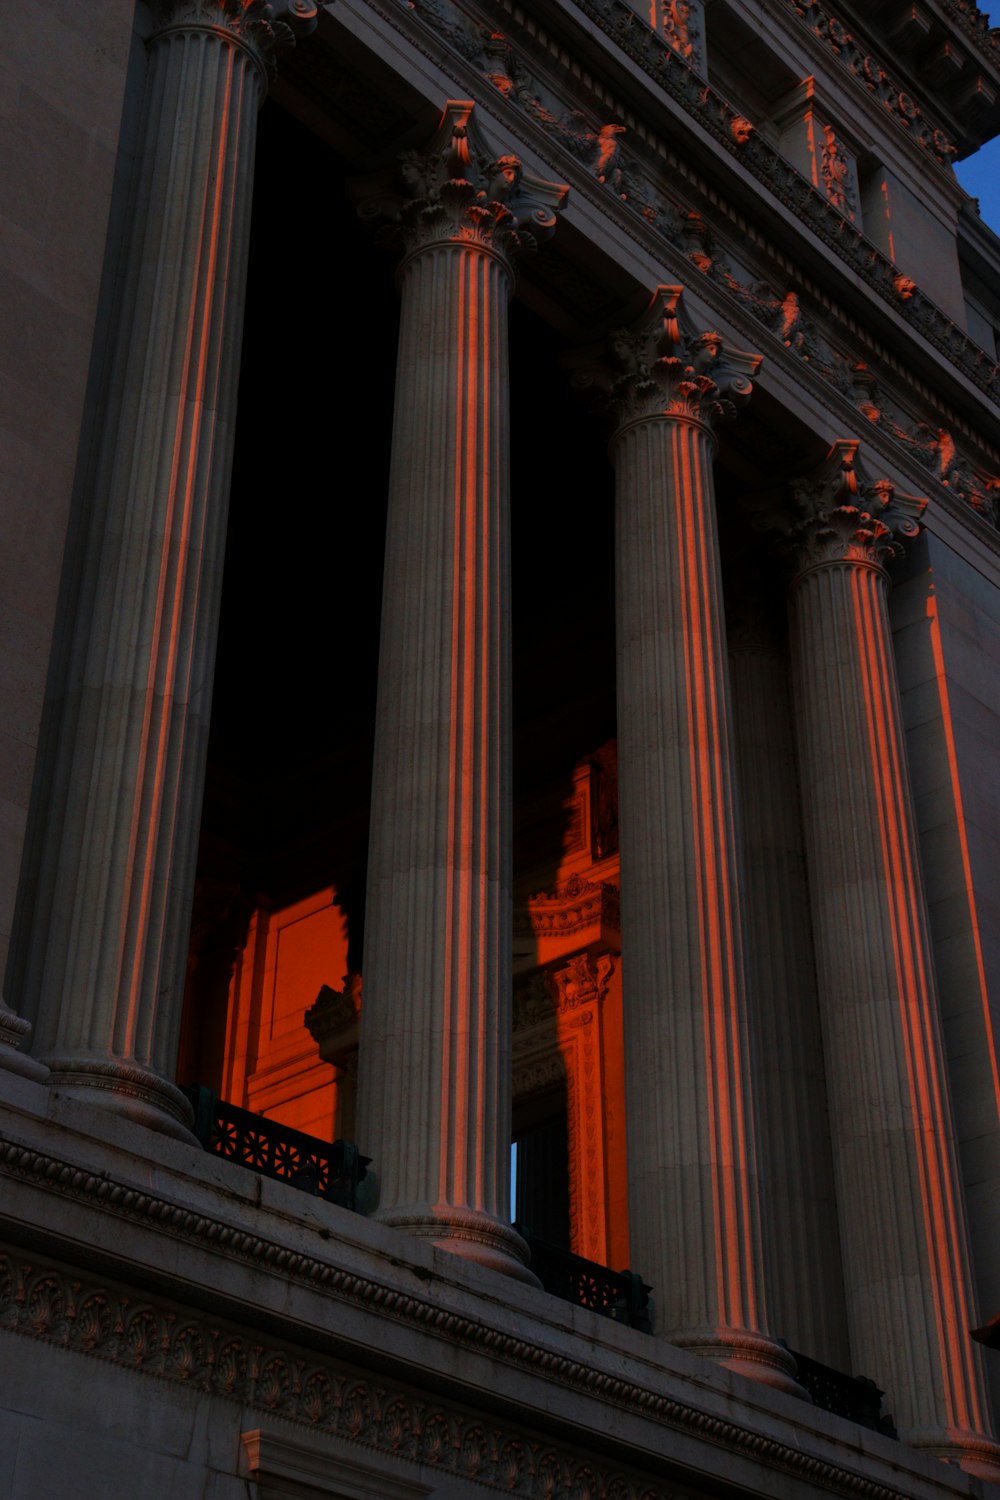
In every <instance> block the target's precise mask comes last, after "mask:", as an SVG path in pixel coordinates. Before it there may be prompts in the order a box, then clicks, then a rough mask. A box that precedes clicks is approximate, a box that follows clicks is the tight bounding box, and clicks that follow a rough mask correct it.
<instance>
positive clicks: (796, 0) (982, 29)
mask: <svg viewBox="0 0 1000 1500" xmlns="http://www.w3.org/2000/svg"><path fill="white" fill-rule="evenodd" d="M788 3H790V4H792V5H794V6H795V7H796V9H797V10H799V11H800V12H801V13H803V15H804V18H805V17H806V16H807V15H808V14H809V13H812V12H814V11H816V10H817V9H818V8H819V4H820V0H788ZM838 9H839V10H840V11H842V13H843V15H844V17H845V19H846V20H847V22H848V24H849V25H850V26H853V27H854V28H855V29H856V30H857V32H858V33H859V35H860V36H862V37H870V38H871V39H872V43H873V45H874V46H875V47H876V48H881V49H882V50H883V51H884V52H885V53H886V54H887V55H888V56H891V57H892V58H893V61H894V66H895V67H897V68H898V69H899V70H900V72H901V73H902V74H903V75H904V76H905V77H906V78H907V80H908V81H910V83H911V87H912V88H913V89H914V91H915V92H918V93H920V94H922V95H924V96H930V97H932V98H933V101H934V104H935V106H936V108H937V109H938V110H939V111H940V112H941V114H942V115H943V117H944V119H945V122H946V128H947V129H948V130H949V132H950V133H951V134H952V135H953V137H954V140H955V144H956V147H957V150H958V155H959V156H960V157H962V156H968V155H969V153H970V152H972V151H975V150H976V149H977V148H978V147H979V146H981V145H982V144H983V142H984V141H988V140H989V139H990V138H991V137H992V136H994V135H996V134H997V132H998V131H1000V31H998V29H997V28H991V27H990V24H989V21H988V20H987V18H986V16H985V15H984V14H983V13H982V11H980V10H979V8H978V6H977V5H975V4H974V3H973V0H917V3H916V4H914V3H911V0H906V3H904V0H891V3H886V4H882V5H875V6H872V5H869V6H865V5H859V4H856V3H853V0H844V3H842V4H840V5H839V6H838Z"/></svg>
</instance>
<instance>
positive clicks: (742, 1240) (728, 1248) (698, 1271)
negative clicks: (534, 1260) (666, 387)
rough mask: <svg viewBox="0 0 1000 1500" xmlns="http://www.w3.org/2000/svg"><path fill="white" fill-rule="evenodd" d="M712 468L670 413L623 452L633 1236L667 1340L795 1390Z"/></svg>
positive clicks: (621, 648) (622, 723) (703, 447)
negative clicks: (762, 1135) (748, 921)
mask: <svg viewBox="0 0 1000 1500" xmlns="http://www.w3.org/2000/svg"><path fill="white" fill-rule="evenodd" d="M713 389H714V388H713ZM712 454H713V443H712V439H711V435H710V432H709V429H708V427H707V425H706V424H705V423H703V422H702V421H697V420H691V419H688V418H683V417H679V416H677V415H669V414H666V413H664V414H663V415H659V416H653V417H651V418H649V419H646V420H640V421H637V422H634V423H631V424H628V423H626V424H625V425H624V426H623V428H622V429H621V430H620V432H619V434H618V437H617V438H616V441H615V446H614V456H615V472H616V494H617V501H616V503H617V578H616V588H617V611H618V736H619V738H618V754H619V780H620V830H621V860H622V962H623V973H624V976H625V984H626V996H625V1062H626V1089H627V1103H628V1137H629V1224H630V1236H631V1245H632V1258H633V1261H634V1264H635V1265H636V1267H637V1268H638V1269H639V1271H640V1272H641V1274H642V1275H643V1276H644V1277H645V1278H646V1279H647V1280H648V1281H650V1282H651V1283H652V1284H653V1285H654V1287H655V1295H656V1306H657V1309H658V1324H659V1329H660V1331H661V1332H663V1333H664V1334H665V1336H666V1337H668V1338H670V1339H672V1340H673V1341H674V1342H677V1343H680V1344H683V1345H685V1346H687V1347H689V1348H693V1349H696V1350H698V1351H699V1352H702V1353H705V1354H709V1355H711V1356H712V1357H714V1358H717V1359H720V1360H722V1361H723V1362H724V1363H726V1364H728V1365H730V1366H731V1367H732V1368H735V1369H739V1370H740V1371H742V1372H743V1373H746V1374H750V1375H753V1376H754V1377H755V1378H758V1379H762V1380H765V1381H769V1382H771V1383H773V1384H776V1385H782V1386H785V1387H786V1388H792V1389H795V1387H794V1385H793V1382H792V1381H791V1379H790V1372H791V1370H792V1368H793V1366H792V1364H791V1362H790V1361H789V1360H788V1359H787V1357H786V1356H785V1355H784V1354H783V1352H782V1351H781V1349H780V1348H779V1347H778V1346H777V1345H776V1344H775V1343H774V1342H773V1340H772V1339H771V1338H770V1337H769V1335H767V1334H766V1332H765V1331H764V1330H766V1328H767V1312H766V1307H765V1293H764V1272H763V1257H762V1253H761V1237H760V1208H759V1201H758V1193H759V1184H758V1176H757V1162H756V1146H755V1126H754V1115H753V1105H752V1097H751V1094H752V1089H751V1072H750V1058H749V1042H748V1033H747V1016H746V993H745V988H746V987H745V974H744V956H743V937H742V918H741V898H740V882H739V871H738V860H737V844H736V830H735V813H734V796H733V772H732V765H731V751H730V729H729V717H730V710H729V692H728V672H727V662H726V650H725V635H724V623H723V606H722V590H721V583H720V578H719V564H718V543H717V536H716V520H715V501H714V493H713V482H712Z"/></svg>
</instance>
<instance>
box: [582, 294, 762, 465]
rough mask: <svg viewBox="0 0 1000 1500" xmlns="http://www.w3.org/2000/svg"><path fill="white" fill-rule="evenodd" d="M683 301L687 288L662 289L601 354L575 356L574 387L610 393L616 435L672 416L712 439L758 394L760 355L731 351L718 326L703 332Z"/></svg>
mask: <svg viewBox="0 0 1000 1500" xmlns="http://www.w3.org/2000/svg"><path fill="white" fill-rule="evenodd" d="M683 298H684V288H683V287H679V286H658V287H657V288H656V291H655V292H654V293H653V297H652V301H651V302H650V305H649V308H648V310H647V311H646V313H645V314H644V315H643V317H642V318H640V319H639V321H638V322H637V323H635V324H633V325H632V326H631V327H630V328H623V329H621V330H619V331H618V332H617V333H613V334H612V335H611V337H610V339H609V340H608V344H607V347H606V349H605V350H604V351H602V352H601V354H596V353H591V354H588V355H585V356H584V357H583V358H582V359H581V360H579V361H574V363H575V364H576V370H575V372H574V377H573V379H574V384H575V385H576V386H577V387H578V388H580V389H583V388H586V387H591V388H593V389H594V390H595V391H597V392H600V393H601V394H602V395H603V396H604V397H605V400H606V403H607V405H608V407H609V408H610V410H611V413H612V416H613V419H614V423H615V428H616V431H617V432H621V431H622V430H623V429H625V428H627V427H630V426H631V425H632V424H633V423H635V422H642V421H649V420H651V419H656V418H663V417H668V418H669V417H674V418H676V419H678V420H682V421H689V422H695V423H698V424H699V425H700V426H702V427H704V428H706V429H707V430H708V432H709V434H710V435H711V436H712V437H714V436H715V432H716V429H717V427H718V426H719V425H720V424H721V423H723V422H726V421H728V420H729V419H730V418H731V417H733V416H735V414H736V409H737V407H738V406H741V405H743V404H744V402H746V401H748V400H749V399H750V396H751V394H752V393H753V377H754V376H755V375H756V373H757V371H758V370H759V369H760V365H761V356H760V355H759V354H748V353H745V352H744V351H743V350H740V349H734V348H733V347H732V346H731V345H730V344H728V343H727V341H726V339H725V338H724V337H723V335H722V334H721V333H718V332H716V331H714V330H703V331H699V330H698V329H697V328H696V327H695V325H694V324H693V322H692V321H691V319H690V318H689V316H688V313H687V309H686V308H685V306H684V303H683Z"/></svg>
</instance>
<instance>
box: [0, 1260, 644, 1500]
mask: <svg viewBox="0 0 1000 1500" xmlns="http://www.w3.org/2000/svg"><path fill="white" fill-rule="evenodd" d="M0 1328H3V1329H6V1330H7V1331H10V1332H13V1333H17V1334H22V1335H25V1336H27V1337H29V1338H34V1339H38V1340H41V1341H43V1342H45V1343H47V1344H50V1345H53V1346H54V1347H56V1348H62V1349H68V1350H72V1351H74V1352H76V1353H80V1354H87V1355H91V1356H93V1357H95V1358H98V1359H101V1360H105V1361H107V1362H108V1363H110V1364H113V1365H118V1366H121V1367H122V1368H125V1369H128V1370H130V1371H135V1370H137V1371H140V1372H141V1373H142V1374H144V1375H151V1376H155V1377H156V1378H158V1379H160V1380H166V1381H168V1382H170V1383H172V1384H175V1385H182V1386H184V1387H186V1388H187V1389H188V1390H194V1391H199V1392H204V1393H205V1394H208V1395H212V1396H221V1397H223V1398H226V1399H228V1400H232V1401H237V1402H240V1403H241V1404H245V1405H246V1406H249V1407H251V1408H253V1409H255V1410H257V1411H261V1412H265V1413H268V1414H269V1415H270V1416H273V1417H283V1418H286V1419H289V1420H291V1421H293V1422H297V1423H302V1424H304V1425H305V1426H306V1427H309V1428H312V1429H313V1430H314V1431H316V1432H319V1433H324V1434H326V1435H328V1436H329V1437H332V1438H337V1439H340V1440H346V1441H347V1442H350V1443H351V1444H357V1445H358V1446H360V1447H361V1448H364V1449H368V1450H369V1451H370V1452H376V1453H379V1454H390V1455H393V1456H394V1457H398V1458H404V1459H409V1460H410V1461H411V1462H413V1463H418V1464H423V1465H426V1466H427V1467H428V1468H430V1469H432V1470H436V1471H439V1472H442V1473H448V1474H453V1475H455V1476H456V1477H458V1478H460V1479H462V1480H464V1481H466V1482H476V1483H478V1484H481V1485H484V1486H486V1487H487V1488H489V1489H502V1490H503V1491H504V1493H506V1494H513V1495H519V1496H523V1497H525V1500H549V1497H551V1496H553V1495H585V1496H595V1495H597V1494H606V1495H614V1496H615V1500H662V1496H663V1494H664V1491H663V1489H662V1488H661V1487H660V1486H659V1485H647V1484H646V1483H645V1481H644V1480H643V1479H642V1477H641V1475H639V1474H638V1473H637V1472H633V1473H631V1474H629V1473H628V1472H627V1471H623V1470H622V1469H621V1468H619V1467H618V1466H606V1465H605V1464H603V1463H601V1461H600V1460H598V1459H596V1458H591V1457H589V1456H587V1455H583V1456H581V1454H580V1453H579V1450H576V1451H574V1450H573V1449H571V1448H569V1447H568V1446H566V1445H565V1444H558V1443H546V1442H544V1441H541V1442H539V1441H534V1440H531V1439H529V1438H527V1437H526V1436H525V1435H524V1434H523V1433H522V1432H521V1430H520V1429H519V1428H518V1427H516V1426H515V1425H514V1424H512V1423H503V1422H499V1421H497V1420H496V1419H495V1418H491V1419H489V1420H487V1421H485V1422H484V1421H483V1419H482V1417H481V1416H480V1415H479V1414H478V1413H475V1412H472V1411H469V1410H468V1409H464V1410H463V1409H462V1408H461V1407H459V1406H457V1405H455V1404H453V1403H451V1402H448V1401H442V1400H440V1398H435V1397H430V1398H428V1397H427V1396H426V1395H424V1394H421V1393H417V1392H415V1391H413V1390H409V1389H407V1388H406V1387H405V1386H404V1385H401V1384H399V1383H397V1382H393V1381H383V1380H381V1379H374V1378H372V1377H369V1376H367V1375H363V1374H362V1375H359V1374H358V1373H357V1372H356V1371H353V1370H351V1369H350V1367H348V1366H347V1365H342V1364H338V1363H336V1362H334V1361H332V1360H329V1359H322V1358H317V1357H316V1355H314V1354H309V1353H307V1352H306V1351H305V1350H303V1349H299V1348H296V1347H295V1346H293V1345H287V1344H283V1343H280V1342H278V1341H277V1340H275V1339H273V1338H268V1337H266V1336H258V1335H256V1334H254V1335H248V1334H246V1333H245V1332H243V1331H242V1330H240V1329H238V1328H236V1327H234V1326H231V1325H230V1326H226V1325H225V1324H224V1323H222V1322H221V1320H219V1319H216V1318H212V1319H207V1318H205V1317H203V1316H200V1315H199V1314H197V1313H193V1312H190V1311H188V1310H187V1309H186V1308H183V1307H180V1306H171V1305H170V1304H168V1303H166V1302H164V1301H163V1300H162V1299H160V1298H145V1297H136V1296H135V1295H134V1294H133V1293H132V1292H131V1291H130V1290H129V1289H127V1288H124V1287H123V1288H119V1287H117V1286H112V1285H110V1284H108V1283H106V1282H104V1281H101V1280H98V1279H96V1278H94V1277H92V1276H86V1277H80V1276H77V1275H76V1274H71V1273H68V1272H66V1271H64V1270H63V1269H62V1268H60V1267H57V1266H55V1265H52V1264H51V1263H46V1264H39V1263H37V1262H36V1261H31V1262H26V1261H23V1260H21V1259H20V1258H19V1257H17V1256H15V1255H13V1254H0ZM413 1489H414V1492H416V1487H415V1486H414V1487H413ZM380 1490H381V1487H380Z"/></svg>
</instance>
